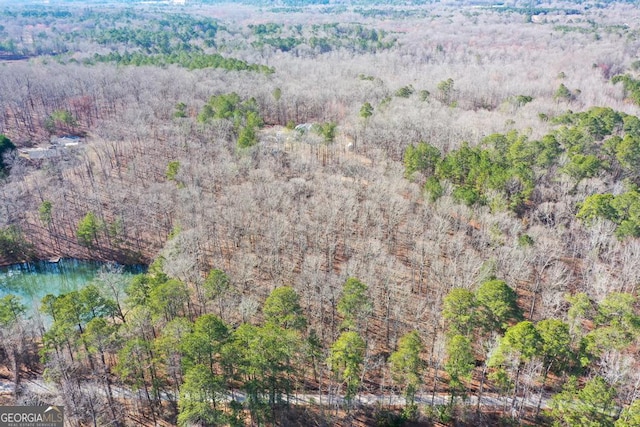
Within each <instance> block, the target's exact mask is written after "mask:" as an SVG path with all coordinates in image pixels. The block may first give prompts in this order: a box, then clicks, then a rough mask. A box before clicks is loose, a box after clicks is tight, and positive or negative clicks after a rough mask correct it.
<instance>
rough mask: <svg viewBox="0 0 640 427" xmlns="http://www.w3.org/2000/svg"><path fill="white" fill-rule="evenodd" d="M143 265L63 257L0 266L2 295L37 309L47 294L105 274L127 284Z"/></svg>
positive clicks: (66, 290) (101, 278)
mask: <svg viewBox="0 0 640 427" xmlns="http://www.w3.org/2000/svg"><path fill="white" fill-rule="evenodd" d="M144 271H145V267H144V266H139V265H137V266H122V265H118V264H109V263H102V262H95V261H84V260H77V259H61V260H60V261H58V262H47V261H38V262H30V263H22V264H14V265H11V266H8V267H2V268H0V297H3V296H5V295H7V294H15V295H19V296H21V297H22V298H23V300H24V303H25V304H28V305H32V306H33V307H34V308H36V307H38V306H39V305H40V300H41V299H42V297H44V296H45V295H47V294H53V295H60V294H63V293H67V292H70V291H74V290H78V289H80V288H82V287H83V286H85V285H86V284H88V283H90V282H92V281H94V280H96V279H98V280H104V279H105V277H107V278H111V279H110V280H114V278H118V276H123V277H120V278H119V279H116V281H117V282H119V283H120V286H125V285H126V282H127V281H128V280H127V279H128V276H131V275H133V274H138V273H142V272H144Z"/></svg>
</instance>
